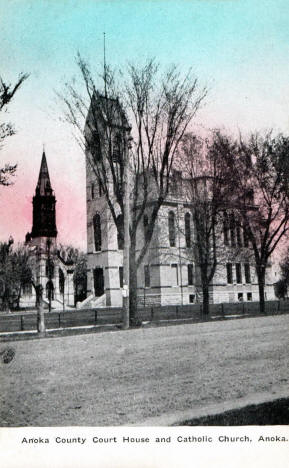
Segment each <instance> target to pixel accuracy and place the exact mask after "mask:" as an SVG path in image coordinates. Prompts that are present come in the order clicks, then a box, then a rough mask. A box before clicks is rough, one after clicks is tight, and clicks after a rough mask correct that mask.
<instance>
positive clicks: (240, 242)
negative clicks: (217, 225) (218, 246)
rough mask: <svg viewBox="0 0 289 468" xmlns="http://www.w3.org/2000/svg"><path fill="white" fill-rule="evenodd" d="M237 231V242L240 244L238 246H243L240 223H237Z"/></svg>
mask: <svg viewBox="0 0 289 468" xmlns="http://www.w3.org/2000/svg"><path fill="white" fill-rule="evenodd" d="M236 233H237V244H238V247H242V239H241V227H240V225H239V223H238V224H237V227H236Z"/></svg>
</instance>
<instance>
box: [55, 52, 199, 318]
mask: <svg viewBox="0 0 289 468" xmlns="http://www.w3.org/2000/svg"><path fill="white" fill-rule="evenodd" d="M77 64H78V67H79V69H80V72H81V76H82V82H83V84H84V89H85V92H84V94H81V93H80V92H79V90H77V89H76V87H75V85H72V84H68V85H67V86H66V94H65V95H63V94H62V96H61V98H62V102H64V104H65V119H66V120H67V121H68V122H69V123H71V124H72V125H73V126H74V128H76V129H77V130H78V133H77V138H78V141H79V142H80V144H81V145H82V147H83V149H84V150H85V151H86V154H87V156H88V159H89V163H90V166H91V168H92V170H93V171H94V174H95V177H96V180H97V182H98V184H99V186H100V187H101V190H102V192H103V194H104V195H105V199H106V202H107V204H108V206H109V209H110V212H111V215H112V218H113V221H114V223H115V225H116V227H117V229H118V235H119V237H120V238H122V239H123V218H124V203H123V183H124V164H123V161H124V155H125V151H129V153H130V169H131V177H130V183H131V190H130V193H131V196H130V310H131V318H134V316H135V313H136V305H137V269H138V267H139V266H140V264H141V263H142V261H143V259H144V257H145V255H146V252H147V250H148V247H149V244H150V242H151V239H152V235H153V231H154V227H155V223H156V219H157V216H158V213H159V210H160V207H161V206H162V204H163V202H164V201H165V199H166V197H167V195H168V191H169V184H170V180H171V177H170V175H171V171H172V168H173V165H174V160H175V157H176V152H177V149H178V146H179V144H180V141H181V139H182V137H183V135H184V133H185V131H186V129H187V128H188V125H189V124H190V122H191V120H192V119H193V117H194V115H195V114H196V112H197V110H198V109H199V107H200V105H201V103H202V102H203V100H204V98H205V96H206V94H207V91H206V89H205V88H204V89H200V87H199V85H198V81H197V79H196V78H192V73H191V72H188V74H186V75H185V76H184V75H182V74H181V73H180V72H179V71H178V69H177V67H175V66H174V67H171V68H170V69H169V70H168V71H167V72H165V73H164V74H161V73H160V69H159V66H158V65H157V64H156V63H155V61H153V60H150V61H148V62H147V63H146V64H145V65H144V66H143V67H135V66H134V65H129V66H128V69H127V70H126V72H123V73H121V75H120V80H118V82H117V83H116V78H115V74H113V73H112V72H111V71H110V70H109V69H108V67H105V70H104V74H105V76H104V82H105V90H104V95H100V94H99V93H98V92H97V86H96V84H95V82H94V80H93V77H92V74H91V72H90V70H89V68H88V65H87V63H86V62H85V61H84V60H83V59H82V58H81V57H78V60H77ZM84 119H86V126H85V131H83V122H84ZM144 215H146V217H147V218H146V219H147V223H146V235H145V236H144V243H143V245H141V246H139V245H138V246H137V232H138V229H139V228H140V223H141V221H142V220H143V217H144Z"/></svg>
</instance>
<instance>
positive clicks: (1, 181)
mask: <svg viewBox="0 0 289 468" xmlns="http://www.w3.org/2000/svg"><path fill="white" fill-rule="evenodd" d="M27 78H28V74H24V73H22V74H21V75H20V76H19V78H18V80H17V82H16V83H15V85H11V84H6V83H5V82H4V81H3V79H2V78H1V76H0V116H1V121H0V149H1V147H2V146H3V143H4V140H5V139H6V138H7V137H9V136H11V135H14V133H15V129H14V126H13V125H12V123H11V122H4V121H3V120H4V119H3V115H4V114H5V113H6V111H7V107H8V105H9V104H10V102H11V101H12V99H13V97H14V95H15V93H16V91H17V90H18V89H19V88H20V86H21V85H22V83H23V82H24V81H25V80H26V79H27ZM16 168H17V165H11V164H6V165H5V166H4V167H0V185H9V184H10V183H11V176H13V175H14V174H15V172H16Z"/></svg>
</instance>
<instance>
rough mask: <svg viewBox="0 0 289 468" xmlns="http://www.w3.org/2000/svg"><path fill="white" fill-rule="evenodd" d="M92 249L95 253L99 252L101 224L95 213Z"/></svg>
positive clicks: (98, 216)
mask: <svg viewBox="0 0 289 468" xmlns="http://www.w3.org/2000/svg"><path fill="white" fill-rule="evenodd" d="M93 231H94V247H95V250H96V251H97V252H99V251H100V250H101V222H100V215H99V214H98V213H96V214H95V215H94V217H93Z"/></svg>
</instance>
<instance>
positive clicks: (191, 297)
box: [189, 294, 195, 304]
mask: <svg viewBox="0 0 289 468" xmlns="http://www.w3.org/2000/svg"><path fill="white" fill-rule="evenodd" d="M189 302H190V303H191V304H193V303H194V302H195V294H190V295H189Z"/></svg>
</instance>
